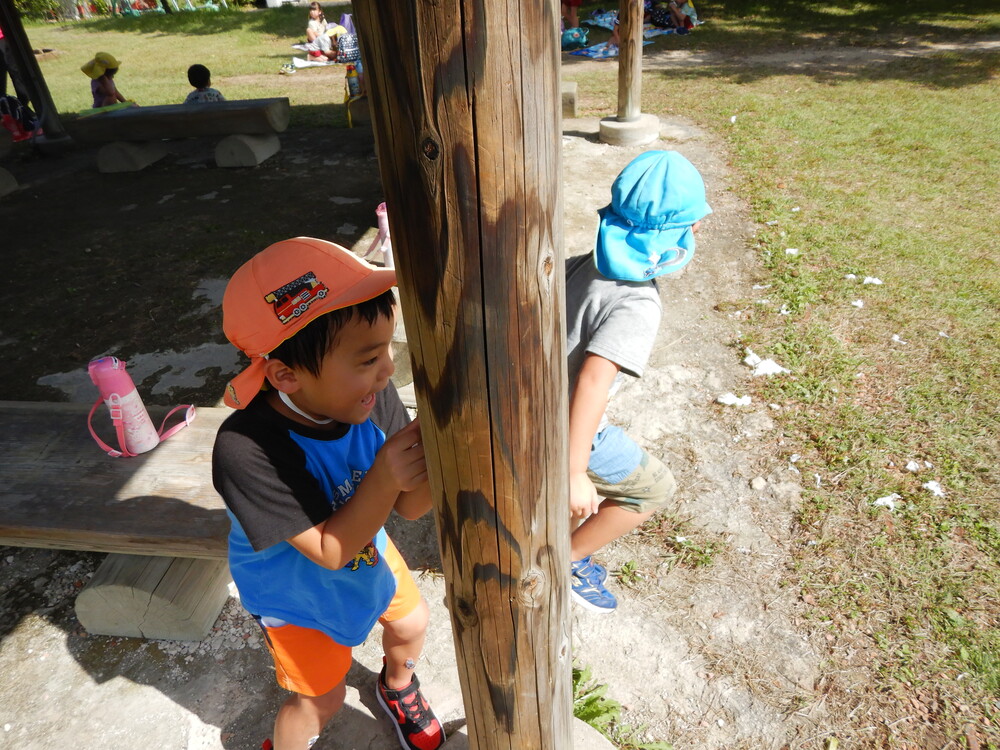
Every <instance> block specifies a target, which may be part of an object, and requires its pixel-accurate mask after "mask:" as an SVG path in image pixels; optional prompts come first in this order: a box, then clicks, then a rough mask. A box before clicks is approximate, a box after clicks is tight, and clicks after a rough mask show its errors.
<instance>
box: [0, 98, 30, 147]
mask: <svg viewBox="0 0 1000 750" xmlns="http://www.w3.org/2000/svg"><path fill="white" fill-rule="evenodd" d="M0 126H3V127H4V128H6V129H7V130H9V131H10V134H11V136H12V140H13V141H14V142H15V143H17V142H18V141H26V140H28V139H29V138H31V137H32V136H33V135H34V134H35V131H36V130H38V118H37V117H35V113H34V112H32V111H31V110H30V109H28V108H27V107H26V106H24V105H23V104H21V100H20V99H18V98H17V97H15V96H0Z"/></svg>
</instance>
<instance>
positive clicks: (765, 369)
mask: <svg viewBox="0 0 1000 750" xmlns="http://www.w3.org/2000/svg"><path fill="white" fill-rule="evenodd" d="M789 373H791V370H786V369H785V368H784V367H782V366H781V365H779V364H778V363H777V362H775V361H774V360H773V359H763V360H761V362H760V364H759V365H757V366H756V367H754V368H753V375H754V377H760V376H761V375H787V374H789Z"/></svg>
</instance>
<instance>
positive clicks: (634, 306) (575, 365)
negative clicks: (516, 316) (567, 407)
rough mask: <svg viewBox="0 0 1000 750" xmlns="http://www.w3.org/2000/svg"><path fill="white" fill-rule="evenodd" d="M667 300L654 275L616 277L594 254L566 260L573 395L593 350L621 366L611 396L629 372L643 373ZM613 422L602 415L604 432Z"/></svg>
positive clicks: (569, 360)
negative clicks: (600, 269)
mask: <svg viewBox="0 0 1000 750" xmlns="http://www.w3.org/2000/svg"><path fill="white" fill-rule="evenodd" d="M661 312H662V304H661V303H660V295H659V292H658V291H657V290H656V286H655V285H654V284H653V282H652V281H639V282H633V281H613V280H612V279H608V278H605V277H604V276H602V275H601V274H600V273H599V272H598V270H597V267H596V266H595V265H594V261H593V258H592V256H590V255H580V256H577V257H575V258H570V259H569V260H567V261H566V355H567V370H568V376H569V389H570V400H572V398H573V391H574V389H575V388H576V379H577V377H578V376H579V374H580V368H581V367H583V360H584V359H585V358H586V356H587V353H588V352H589V353H591V354H596V355H598V356H600V357H604V358H605V359H607V360H610V361H611V362H614V363H615V364H616V365H618V367H619V368H621V372H619V373H618V376H617V377H616V378H615V382H614V384H613V385H612V386H611V390H610V392H609V393H608V398H610V397H611V396H613V395H614V393H615V391H617V390H618V387H619V386H620V385H621V382H622V376H623V374H628V375H631V376H633V377H636V378H638V377H641V376H642V371H643V370H644V369H645V367H646V362H647V361H649V354H650V352H651V351H652V349H653V342H654V340H655V339H656V332H657V330H658V329H659V327H660V314H661ZM607 424H608V420H607V416H606V415H605V416H602V417H601V424H600V426H599V427H598V432H600V431H601V430H603V429H604V428H605V427H606V426H607Z"/></svg>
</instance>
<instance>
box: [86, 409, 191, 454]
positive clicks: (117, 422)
mask: <svg viewBox="0 0 1000 750" xmlns="http://www.w3.org/2000/svg"><path fill="white" fill-rule="evenodd" d="M102 403H104V400H103V399H101V398H98V399H97V401H95V402H94V405H93V406H92V407H91V408H90V414H88V415H87V429H88V430H90V436H91V437H92V438H94V442H96V443H97V445H98V446H100V448H101V450H103V451H104V452H105V453H107V454H108V455H109V456H111V457H112V458H119V457H121V456H125V457H132V456H136V455H138V454H136V453H132V452H130V451H129V449H128V448H126V447H125V423H124V422H123V421H122V412H121V409H110V410H109V411H110V412H111V422H112V424H114V426H115V434H116V435H117V436H118V446H119V448H120V449H116V448H112V447H111V446H110V445H108V444H107V443H105V442H104V441H103V440H101V438H99V437H98V436H97V432H96V431H95V430H94V413H95V412H96V411H97V407H99V406H100V405H101V404H102ZM181 409H185V410H186V411H185V412H184V421H183V422H179V423H177V424H175V425H174V426H173V427H171V428H170V429H169V430H166V431H164V430H165V428H166V426H167V420H168V419H170V417H171V416H173V415H174V414H176V413H177V412H179V411H180V410H181ZM195 414H196V412H195V408H194V405H193V404H181V405H180V406H175V407H174V408H173V409H171V410H170V411H169V412H167V416H165V417H164V418H163V423H162V424H161V425H160V429H159V431H158V432H157V433H156V434H157V435H159V436H160V442H163V441H164V440H166V439H167V438H168V437H171V436H172V435H176V434H177V433H178V432H180V431H181V430H182V429H184V428H185V427H187V426H188V425H189V424H191V423H192V422H193V421H194V418H195Z"/></svg>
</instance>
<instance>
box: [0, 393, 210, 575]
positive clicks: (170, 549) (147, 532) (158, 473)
mask: <svg viewBox="0 0 1000 750" xmlns="http://www.w3.org/2000/svg"><path fill="white" fill-rule="evenodd" d="M88 411H89V407H88V406H87V405H85V404H57V403H43V402H9V401H8V402H0V544H10V545H15V546H24V547H51V548H56V549H77V550H92V551H96V552H125V553H137V554H144V555H165V556H168V557H204V558H220V559H222V558H225V556H226V536H227V534H228V533H229V519H228V518H227V516H226V513H225V506H224V505H223V502H222V499H221V498H220V497H219V496H218V495H217V494H216V492H215V490H214V488H213V487H212V445H213V444H214V442H215V433H216V431H217V430H218V427H219V425H220V424H221V422H222V420H223V419H225V417H226V416H227V415H228V414H229V413H230V410H229V409H223V408H199V409H198V414H197V418H196V419H195V421H194V422H193V423H192V424H191V425H190V426H188V427H186V428H184V429H183V430H181V431H180V432H178V433H177V434H176V435H174V436H173V437H171V438H170V439H169V440H166V441H164V442H163V443H161V444H160V445H158V446H157V447H156V448H154V449H153V450H152V451H150V452H149V453H144V454H142V455H140V456H136V457H134V458H111V457H110V456H108V455H107V454H105V453H104V452H103V451H102V450H101V449H100V448H99V447H98V446H97V444H96V443H95V442H94V441H93V439H92V438H91V437H90V434H89V433H88V432H87V412H88ZM150 411H151V412H154V410H152V409H151V410H150ZM153 417H154V420H155V419H156V414H155V413H153ZM95 425H97V426H98V431H99V432H100V433H103V434H102V437H104V439H105V440H106V441H107V442H110V443H112V444H113V443H114V442H115V441H114V438H113V431H112V429H111V421H110V419H109V418H108V415H107V409H104V408H103V407H102V408H101V409H99V410H98V414H97V415H95Z"/></svg>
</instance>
